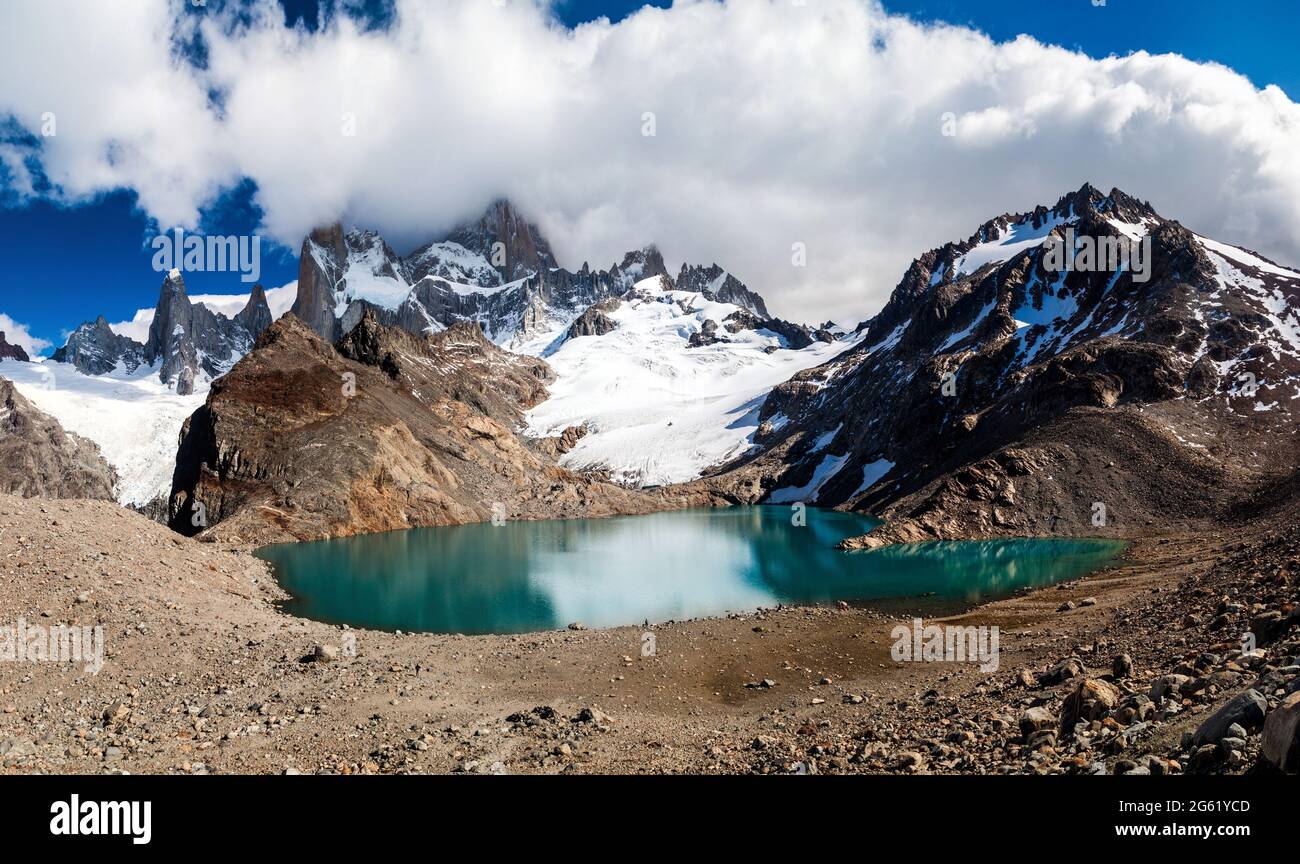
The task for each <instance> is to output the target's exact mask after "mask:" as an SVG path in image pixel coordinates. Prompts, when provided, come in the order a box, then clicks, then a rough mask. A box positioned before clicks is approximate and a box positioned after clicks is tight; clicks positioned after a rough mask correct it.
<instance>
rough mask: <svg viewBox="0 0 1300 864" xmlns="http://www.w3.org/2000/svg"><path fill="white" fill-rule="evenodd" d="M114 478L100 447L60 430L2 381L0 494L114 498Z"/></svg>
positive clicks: (0, 392) (51, 419)
mask: <svg viewBox="0 0 1300 864" xmlns="http://www.w3.org/2000/svg"><path fill="white" fill-rule="evenodd" d="M116 483H117V475H116V473H115V472H114V471H113V469H112V468H110V467H109V466H108V463H106V462H105V461H104V459H103V458H102V457H101V456H100V453H99V448H98V447H96V446H95V445H94V444H93V443H91V442H90V441H87V440H86V439H85V438H82V437H81V436H79V435H74V434H72V433H70V432H66V431H64V429H63V427H62V426H60V425H59V423H58V421H57V420H55V419H54V418H53V417H51V416H49V415H48V414H45V413H43V412H42V411H40V410H38V409H37V408H36V407H35V406H34V405H32V403H31V402H28V401H27V400H26V399H25V398H24V397H23V395H22V394H21V393H19V392H18V390H17V389H16V388H15V387H14V385H13V382H11V381H9V380H7V379H5V378H0V492H4V493H6V494H10V495H19V496H22V497H25V498H36V497H40V498H96V499H102V500H112V498H113V487H114V485H115V484H116Z"/></svg>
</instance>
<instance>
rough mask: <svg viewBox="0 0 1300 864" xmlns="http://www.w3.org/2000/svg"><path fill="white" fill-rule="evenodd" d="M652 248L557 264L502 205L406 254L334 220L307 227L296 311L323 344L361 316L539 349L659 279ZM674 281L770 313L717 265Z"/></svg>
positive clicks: (535, 234) (687, 271) (687, 269)
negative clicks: (605, 304)
mask: <svg viewBox="0 0 1300 864" xmlns="http://www.w3.org/2000/svg"><path fill="white" fill-rule="evenodd" d="M667 275H669V274H668V271H667V268H666V267H665V266H664V261H663V256H662V255H660V253H659V250H658V249H656V248H655V247H654V246H647V247H645V248H644V249H638V250H636V251H633V252H629V253H627V255H625V256H624V258H623V260H622V261H621V262H619V263H617V264H614V265H613V266H611V267H610V268H609V269H607V270H593V269H591V267H590V266H589V265H588V264H586V263H584V264H583V265H582V267H580V268H579V269H578V270H575V271H570V270H566V269H565V268H563V267H560V266H559V265H558V264H557V263H556V260H555V256H554V255H553V254H552V252H551V248H550V244H549V243H547V241H546V239H545V238H544V237H542V235H541V233H540V232H539V231H538V229H537V227H536V226H535V225H533V224H532V223H530V222H528V221H527V220H526V219H524V218H523V217H522V216H521V215H520V214H519V213H518V211H517V210H516V209H515V208H514V207H513V206H512V205H511V204H510V203H509V202H507V201H497V202H494V203H493V204H492V205H491V206H490V207H489V208H488V210H487V212H486V213H484V214H483V216H482V217H480V218H479V219H478V220H476V221H474V222H471V223H467V224H465V225H462V226H461V227H459V228H457V229H455V230H454V231H452V232H451V233H450V234H449V235H448V236H447V237H446V238H445V239H442V240H438V241H435V242H432V243H428V244H426V245H424V246H422V247H420V248H419V249H417V250H416V251H415V252H413V253H411V254H410V255H408V256H406V257H402V256H400V255H398V254H397V253H396V252H394V251H393V249H392V247H391V246H389V245H388V243H387V242H385V241H384V239H383V237H381V236H380V235H378V234H377V233H375V232H373V231H367V230H361V229H354V230H351V231H346V232H345V231H344V230H343V228H342V226H340V225H334V226H331V227H328V228H320V229H317V230H316V231H313V232H312V233H311V234H310V235H309V236H308V237H307V238H306V239H305V240H304V241H303V246H302V254H301V257H300V259H299V275H298V298H297V301H296V302H295V303H294V307H293V311H294V313H295V314H296V315H297V316H298V317H299V318H301V319H302V320H303V321H305V322H306V323H307V324H308V326H310V327H311V328H312V329H313V330H315V331H316V332H317V333H318V334H319V335H321V336H322V337H324V338H325V339H328V340H334V339H337V338H338V337H339V336H341V335H343V334H344V333H347V332H348V331H349V330H350V329H351V328H352V327H354V326H356V323H357V322H358V321H359V320H360V319H361V316H362V315H363V314H364V313H365V312H366V311H370V312H372V313H373V314H374V315H375V316H376V318H377V319H378V320H379V321H380V322H381V323H383V324H386V325H390V326H399V327H401V328H403V329H405V330H408V331H410V332H412V333H417V334H420V333H435V332H438V331H439V330H441V329H443V328H445V327H449V326H451V325H452V324H455V323H456V322H458V321H476V322H478V323H479V324H480V325H481V326H482V327H483V329H484V331H485V332H486V333H487V335H488V337H489V338H490V339H492V341H494V342H496V343H497V344H499V345H502V346H504V347H507V348H509V349H511V350H513V351H516V352H519V353H525V354H540V353H543V352H544V351H546V350H547V349H548V348H549V347H551V346H552V345H553V343H554V342H555V340H556V339H558V338H560V337H561V336H562V335H563V334H564V333H565V331H566V330H567V329H568V328H569V327H570V326H571V325H572V324H573V322H574V321H575V320H576V319H577V318H578V316H579V315H581V314H582V313H583V312H585V311H586V310H587V309H588V308H590V307H591V306H592V305H594V304H597V303H599V302H601V301H602V300H605V299H606V298H610V297H618V296H621V295H622V294H624V293H625V292H627V291H628V290H629V289H630V288H631V287H632V286H633V285H634V284H636V283H637V282H638V281H641V280H644V279H649V278H652V277H656V276H667ZM679 279H685V280H687V282H688V284H689V288H688V289H687V290H689V291H693V292H696V293H699V294H702V295H705V296H708V297H710V298H714V299H718V300H722V301H723V302H728V303H733V304H736V305H738V306H741V307H744V308H745V309H747V310H749V311H750V312H752V313H754V314H755V315H757V316H758V317H759V318H763V319H766V318H768V317H769V315H768V312H767V308H766V306H765V305H764V304H763V300H762V298H761V297H759V296H758V295H756V294H754V293H753V292H751V291H749V289H748V288H746V287H745V285H744V284H743V283H741V282H740V281H739V280H738V279H736V278H735V277H734V276H732V275H730V274H729V273H727V272H725V271H724V270H722V269H721V268H720V267H718V266H717V265H716V264H715V265H712V266H710V267H694V266H690V265H683V267H682V269H681V273H680V274H679Z"/></svg>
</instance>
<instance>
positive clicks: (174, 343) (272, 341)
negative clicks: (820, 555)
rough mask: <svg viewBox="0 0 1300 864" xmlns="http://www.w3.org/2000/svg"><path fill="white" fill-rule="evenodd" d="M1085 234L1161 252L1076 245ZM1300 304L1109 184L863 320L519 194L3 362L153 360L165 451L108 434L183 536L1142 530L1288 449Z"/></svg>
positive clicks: (1005, 235) (320, 243) (909, 288)
mask: <svg viewBox="0 0 1300 864" xmlns="http://www.w3.org/2000/svg"><path fill="white" fill-rule="evenodd" d="M1085 241H1087V242H1091V241H1096V242H1098V243H1104V242H1107V241H1113V242H1116V243H1118V242H1119V241H1124V242H1131V243H1138V244H1145V245H1144V246H1143V247H1142V248H1145V249H1147V250H1149V251H1148V257H1147V259H1146V260H1144V261H1143V266H1142V267H1140V268H1139V267H1137V266H1136V265H1137V263H1138V262H1137V260H1136V259H1134V260H1132V261H1128V262H1119V263H1117V264H1115V266H1105V267H1097V266H1084V267H1071V268H1066V269H1062V268H1060V266H1059V264H1057V263H1055V262H1054V259H1053V258H1052V256H1051V254H1050V253H1051V251H1052V249H1053V248H1060V246H1059V244H1062V243H1066V242H1070V243H1074V244H1076V248H1078V247H1079V245H1080V244H1083V243H1084V242H1085ZM1053 244H1057V246H1056V247H1054V246H1053ZM1297 310H1300V273H1297V272H1296V271H1293V270H1290V269H1288V268H1285V267H1282V266H1279V265H1277V264H1274V263H1273V262H1270V261H1268V260H1266V259H1264V258H1263V257H1262V256H1260V255H1258V254H1256V253H1254V252H1252V251H1250V250H1246V249H1241V248H1238V247H1234V246H1230V245H1227V244H1223V243H1219V242H1216V241H1213V240H1211V239H1209V238H1205V237H1201V236H1199V235H1197V234H1195V233H1194V232H1193V231H1191V230H1189V229H1187V228H1186V227H1184V226H1182V225H1181V224H1179V223H1178V222H1176V221H1174V220H1172V219H1168V218H1166V217H1164V216H1162V215H1160V214H1158V213H1157V212H1156V211H1155V210H1154V209H1153V208H1152V207H1151V206H1150V204H1148V203H1146V202H1143V201H1140V200H1138V199H1136V198H1134V197H1131V196H1130V195H1128V194H1126V193H1124V192H1122V191H1120V190H1118V189H1113V190H1111V191H1110V192H1109V193H1103V192H1101V191H1100V190H1098V189H1096V188H1094V187H1092V186H1091V185H1088V184H1085V185H1084V186H1083V187H1082V188H1080V189H1078V190H1076V191H1074V192H1071V193H1068V194H1066V195H1064V196H1061V197H1060V198H1059V200H1057V201H1056V203H1055V204H1052V205H1050V206H1048V205H1042V206H1038V207H1036V208H1034V209H1033V210H1030V211H1027V212H1023V213H1009V214H1004V215H1001V216H998V217H996V218H994V219H992V220H990V221H989V222H987V223H985V224H984V225H982V226H980V227H979V228H978V229H977V230H976V231H975V232H974V233H973V234H972V235H971V236H970V237H969V238H967V239H965V240H961V241H955V242H952V243H948V244H945V245H943V246H941V247H939V248H936V249H932V250H930V251H928V252H926V253H924V254H923V255H921V256H919V257H918V258H916V259H915V260H914V261H913V262H912V264H911V265H910V266H909V267H908V269H907V270H906V272H905V273H904V274H903V277H902V279H901V280H900V281H899V283H898V285H897V286H896V288H895V289H894V291H893V293H892V295H891V297H890V299H889V301H888V302H887V303H886V304H885V306H884V307H883V308H882V309H881V310H880V311H879V312H878V313H877V314H876V315H875V316H873V317H872V318H870V319H868V320H866V321H864V322H862V323H861V324H860V325H858V326H857V327H856V328H855V330H853V331H852V332H846V331H843V330H841V329H839V328H837V327H834V326H833V325H821V326H806V325H802V324H792V323H790V322H785V321H780V320H778V319H774V318H772V317H771V316H770V314H769V312H768V308H767V305H766V303H765V302H764V300H763V298H761V297H760V296H758V295H757V294H756V293H755V292H753V291H751V290H750V289H748V288H747V287H746V286H745V285H744V284H743V283H742V282H740V281H739V280H738V279H737V278H736V277H735V276H733V275H731V274H730V273H728V272H727V271H725V270H724V269H722V268H721V267H719V266H717V265H711V266H708V267H699V266H693V265H683V266H682V268H681V269H680V270H679V272H678V273H677V274H676V275H675V276H673V275H670V274H669V272H668V270H667V267H666V266H665V264H664V261H663V257H662V255H661V254H660V253H659V251H658V250H657V249H656V248H655V247H654V246H647V247H645V248H643V249H641V250H637V251H634V252H630V253H628V254H627V255H626V256H624V258H623V260H622V261H621V262H619V263H618V264H615V265H612V266H610V267H609V268H608V269H604V270H593V269H591V268H590V266H589V265H587V264H585V263H584V264H583V265H582V266H581V267H580V268H578V269H576V270H566V269H564V268H563V267H561V266H559V264H558V263H557V261H556V259H555V255H554V253H553V252H552V250H551V247H550V244H549V243H548V242H547V241H546V239H545V238H544V237H543V236H542V235H541V233H540V232H539V231H538V229H537V227H536V226H535V225H534V224H532V223H531V222H529V221H528V220H527V219H526V218H524V217H523V216H521V215H520V214H519V213H518V212H517V211H516V209H515V208H514V207H513V206H512V205H510V204H509V202H505V201H498V202H495V203H493V204H492V205H491V206H490V207H489V208H488V209H487V211H486V212H485V213H484V214H483V215H482V216H481V217H480V218H479V219H477V220H474V221H472V222H468V223H465V224H463V225H461V226H459V227H458V228H456V229H454V230H453V231H451V232H450V233H449V234H448V235H446V236H445V237H441V238H439V239H437V240H434V241H432V242H429V243H426V244H425V245H423V246H421V247H420V248H418V249H417V250H415V251H414V252H413V253H411V254H410V255H407V256H401V255H398V254H397V253H396V252H394V250H393V249H392V248H391V247H390V246H389V245H388V243H387V242H385V241H384V239H383V238H382V237H381V236H380V235H379V234H377V233H375V232H373V231H367V230H361V229H353V230H348V231H344V230H343V228H342V226H340V225H333V226H327V227H323V228H320V229H317V230H315V231H313V232H311V234H310V235H309V236H308V237H307V238H305V239H304V241H303V247H302V255H301V257H300V267H299V279H298V284H297V298H296V301H295V303H294V305H293V309H292V312H293V315H292V316H288V317H286V318H284V319H282V320H281V321H279V322H275V323H274V324H273V323H272V315H271V313H270V310H269V308H268V307H267V302H266V296H265V293H264V292H263V291H262V290H261V288H260V287H258V288H257V289H255V290H254V292H253V293H252V295H251V296H250V297H249V298H248V300H247V302H246V303H245V305H244V307H243V310H242V311H241V312H239V313H238V314H237V315H235V316H234V317H233V318H228V317H226V316H225V315H222V314H220V313H216V312H213V311H211V310H210V309H208V308H207V307H206V306H204V305H203V304H201V303H194V302H191V301H190V300H189V298H188V297H187V296H186V295H185V290H184V281H183V278H182V277H181V275H180V274H179V273H175V272H173V273H171V274H168V275H167V277H166V278H165V279H164V282H163V286H162V291H161V295H160V299H159V304H158V308H157V310H156V311H155V314H154V317H153V321H152V324H151V327H150V331H149V338H148V340H147V341H146V342H145V343H143V344H142V343H140V342H136V341H133V340H131V339H129V338H127V337H124V336H120V335H118V334H116V333H114V332H113V330H112V328H111V327H110V326H109V325H108V324H107V322H105V321H104V319H103V318H102V317H101V318H99V319H98V320H96V321H94V322H90V323H87V324H85V325H83V326H82V327H81V328H79V329H78V330H77V331H76V332H75V333H74V334H73V335H72V336H71V337H70V338H69V340H68V344H67V345H65V346H64V347H63V348H61V349H59V351H58V352H56V355H55V357H54V358H53V360H54V362H52V363H48V364H30V363H23V362H21V361H20V360H19V361H14V364H13V368H14V369H15V370H16V371H17V372H18V373H19V374H17V375H15V376H12V377H14V378H15V380H16V381H17V382H18V384H19V387H20V388H24V389H25V392H26V393H27V394H28V395H29V396H30V397H31V398H32V399H33V400H34V401H36V402H37V404H38V407H41V405H42V401H43V403H44V408H43V410H46V411H49V412H50V413H51V414H53V415H54V416H55V417H56V418H60V411H62V412H64V416H66V417H68V418H70V421H69V422H70V423H71V424H72V425H70V429H71V431H74V432H77V433H78V434H81V435H83V436H85V437H87V438H90V439H91V440H97V439H96V434H95V433H96V426H95V422H99V423H101V424H102V423H104V422H106V421H103V420H102V419H101V420H99V421H95V422H92V418H91V417H90V416H89V414H90V412H86V411H82V412H81V413H77V412H74V411H72V410H71V408H69V407H68V405H67V404H64V403H66V401H67V400H66V399H65V400H64V403H61V402H60V401H59V400H57V399H55V398H53V397H52V396H50V395H49V392H43V391H42V389H41V388H40V387H39V386H38V385H39V384H40V382H41V381H42V380H48V379H49V377H50V375H51V370H54V371H53V377H54V380H56V381H57V382H58V385H64V382H65V381H67V380H68V376H67V375H66V374H64V373H62V372H61V371H59V370H61V369H62V368H68V364H71V367H70V368H74V369H75V370H77V374H78V375H80V376H81V377H82V378H85V379H87V380H99V379H104V380H105V381H110V382H112V385H113V386H112V389H111V390H106V391H105V392H104V393H99V392H96V394H95V396H94V398H95V399H101V398H102V399H111V398H114V397H113V396H112V395H111V394H112V393H117V392H120V391H121V389H122V387H121V383H122V382H123V381H130V382H132V383H138V382H139V381H140V380H141V376H142V375H143V376H146V377H147V378H148V379H149V380H150V381H152V382H154V384H151V385H150V386H151V387H155V385H156V387H155V389H154V390H152V391H150V392H151V393H153V394H154V395H153V396H150V397H149V398H151V399H157V400H158V404H160V405H161V404H164V403H166V404H169V405H171V408H170V409H169V410H170V411H171V412H172V413H169V414H167V415H166V416H167V417H168V418H170V419H168V421H167V424H173V425H174V428H172V432H171V436H172V437H171V442H170V443H166V441H165V436H164V442H163V443H162V444H159V443H158V441H157V440H156V439H157V436H153V437H152V438H151V441H150V444H149V445H148V446H150V447H152V448H154V449H153V451H151V455H152V457H153V459H154V460H155V461H157V460H165V464H167V465H170V466H171V467H172V468H173V469H174V470H173V472H172V474H171V475H170V477H169V481H170V482H165V483H160V482H159V481H160V479H161V478H160V477H159V475H158V474H157V473H154V474H152V475H149V477H151V478H153V479H148V480H146V479H145V478H144V474H143V472H142V470H141V467H140V462H142V461H148V460H139V459H138V458H137V457H139V456H140V451H131V455H130V456H129V457H126V456H123V455H122V453H124V452H127V451H128V450H129V448H124V447H122V446H121V444H120V441H118V439H117V437H114V436H108V435H105V436H101V437H103V439H104V441H103V444H102V446H103V449H104V452H105V455H106V457H109V461H110V462H112V463H113V467H114V468H116V469H117V470H118V472H119V473H120V474H122V475H123V478H124V481H126V480H131V478H132V477H134V478H136V479H135V480H134V481H132V482H133V484H134V485H133V487H132V488H133V489H134V490H135V491H134V492H133V496H134V498H133V503H135V504H136V505H137V506H140V505H141V504H142V503H143V502H141V500H140V499H141V498H142V497H144V496H143V495H142V493H141V492H140V489H141V488H148V489H150V490H151V491H150V493H149V496H150V497H149V503H150V505H151V508H152V509H151V511H150V512H152V513H154V515H156V516H158V517H159V518H167V519H169V520H170V521H171V522H172V524H173V525H175V526H176V527H178V528H181V529H185V530H186V531H187V533H191V531H190V529H193V528H205V529H206V530H208V531H214V530H217V529H218V526H220V525H221V524H222V523H228V524H227V525H226V528H225V529H222V530H223V531H224V532H225V533H227V534H235V535H238V536H241V537H245V538H253V537H256V538H259V539H268V538H275V537H279V538H282V539H291V538H298V539H302V538H306V537H313V536H335V535H338V534H346V533H355V532H357V531H367V530H380V529H383V528H392V527H404V526H408V525H417V524H447V523H449V522H458V521H478V520H482V519H486V518H490V516H491V514H492V513H493V512H494V511H493V505H494V504H500V505H501V506H502V507H504V508H505V509H506V510H507V511H508V512H509V514H510V516H511V517H514V516H520V517H523V518H548V517H549V518H557V514H564V515H568V516H577V515H583V514H584V513H585V514H589V515H604V514H608V513H613V512H648V511H649V510H653V509H664V508H666V507H675V506H682V505H683V503H692V504H700V503H725V502H743V503H753V502H766V503H776V504H796V503H803V504H809V505H817V506H833V507H841V508H846V509H855V510H862V511H867V512H870V513H872V514H875V515H878V516H882V517H884V518H885V520H886V521H885V524H883V525H882V526H880V527H879V528H877V529H875V530H874V531H872V532H871V533H870V534H868V535H866V536H865V537H861V538H853V539H850V540H849V541H846V545H847V546H848V547H850V548H857V547H871V546H877V545H882V544H887V543H894V542H900V541H911V540H927V539H952V538H958V537H991V536H1009V535H1017V536H1046V535H1057V534H1076V535H1077V534H1098V535H1107V534H1119V535H1123V534H1133V533H1138V532H1142V531H1150V530H1158V529H1160V528H1161V527H1162V526H1168V525H1170V524H1174V523H1175V522H1181V523H1189V522H1191V523H1194V522H1196V521H1197V520H1213V519H1215V518H1218V517H1220V516H1221V515H1222V514H1223V513H1225V512H1226V511H1228V510H1230V509H1231V508H1233V507H1235V506H1239V505H1240V504H1241V501H1242V499H1243V497H1245V496H1248V495H1250V494H1253V493H1254V492H1255V491H1257V490H1259V489H1262V488H1265V487H1267V486H1268V484H1269V483H1271V482H1276V481H1277V480H1278V478H1281V477H1286V476H1289V474H1291V473H1293V472H1294V471H1295V470H1296V466H1297V464H1300V459H1298V458H1297V452H1296V439H1295V434H1294V429H1295V417H1296V411H1297V408H1300V312H1298V311H1297ZM241 358H242V359H241ZM5 362H6V366H9V365H10V363H9V361H5ZM36 367H49V368H47V369H39V370H38V369H37V368H36ZM8 371H9V370H8V369H6V368H4V367H0V375H5V374H6V373H7V372H8ZM38 372H40V373H41V374H40V375H38V374H37V373H38ZM42 375H43V376H44V377H42ZM345 375H351V376H353V379H354V380H355V382H356V384H357V385H358V390H357V392H358V394H360V395H358V396H357V397H356V398H352V397H344V396H340V395H338V392H341V391H339V387H340V386H341V385H340V383H339V382H340V380H342V379H343V378H344V376H345ZM71 386H72V387H73V389H74V390H75V389H76V387H77V384H75V383H74V384H72V385H71ZM54 389H55V390H57V386H56V387H55V388H54ZM336 391H338V392H336ZM89 398H90V397H87V399H89ZM196 399H201V400H202V402H203V404H202V407H199V406H198V405H197V404H196V403H195V402H194V401H193V400H196ZM167 400H171V402H169V403H167ZM84 401H85V400H83V402H84ZM87 404H89V403H87ZM95 404H99V403H95ZM196 407H197V408H198V410H197V411H195V410H194V409H195V408H196ZM182 410H183V411H184V413H183V414H182V413H180V412H181V411H182ZM99 413H100V414H101V415H105V414H111V413H112V412H104V411H101V412H99ZM186 418H188V419H186ZM60 419H62V418H60ZM182 422H183V426H184V429H183V430H182V429H181V425H182ZM74 426H75V428H73V427H74ZM169 428H171V427H169ZM178 440H179V441H180V447H179V455H177V448H176V442H177V441H178ZM313 441H315V442H316V443H315V444H313ZM328 442H332V443H328ZM327 443H328V446H326V445H327ZM503 481H504V482H505V486H502V485H501V483H502V482H503ZM539 482H541V483H543V486H544V488H543V486H538V485H537V483H539ZM547 484H549V485H547ZM1228 490H1230V491H1228ZM119 500H121V498H119ZM198 505H202V509H203V510H204V514H203V515H204V524H202V525H196V524H195V523H194V521H193V518H192V517H193V514H194V512H195V508H196V507H197V506H198Z"/></svg>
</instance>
